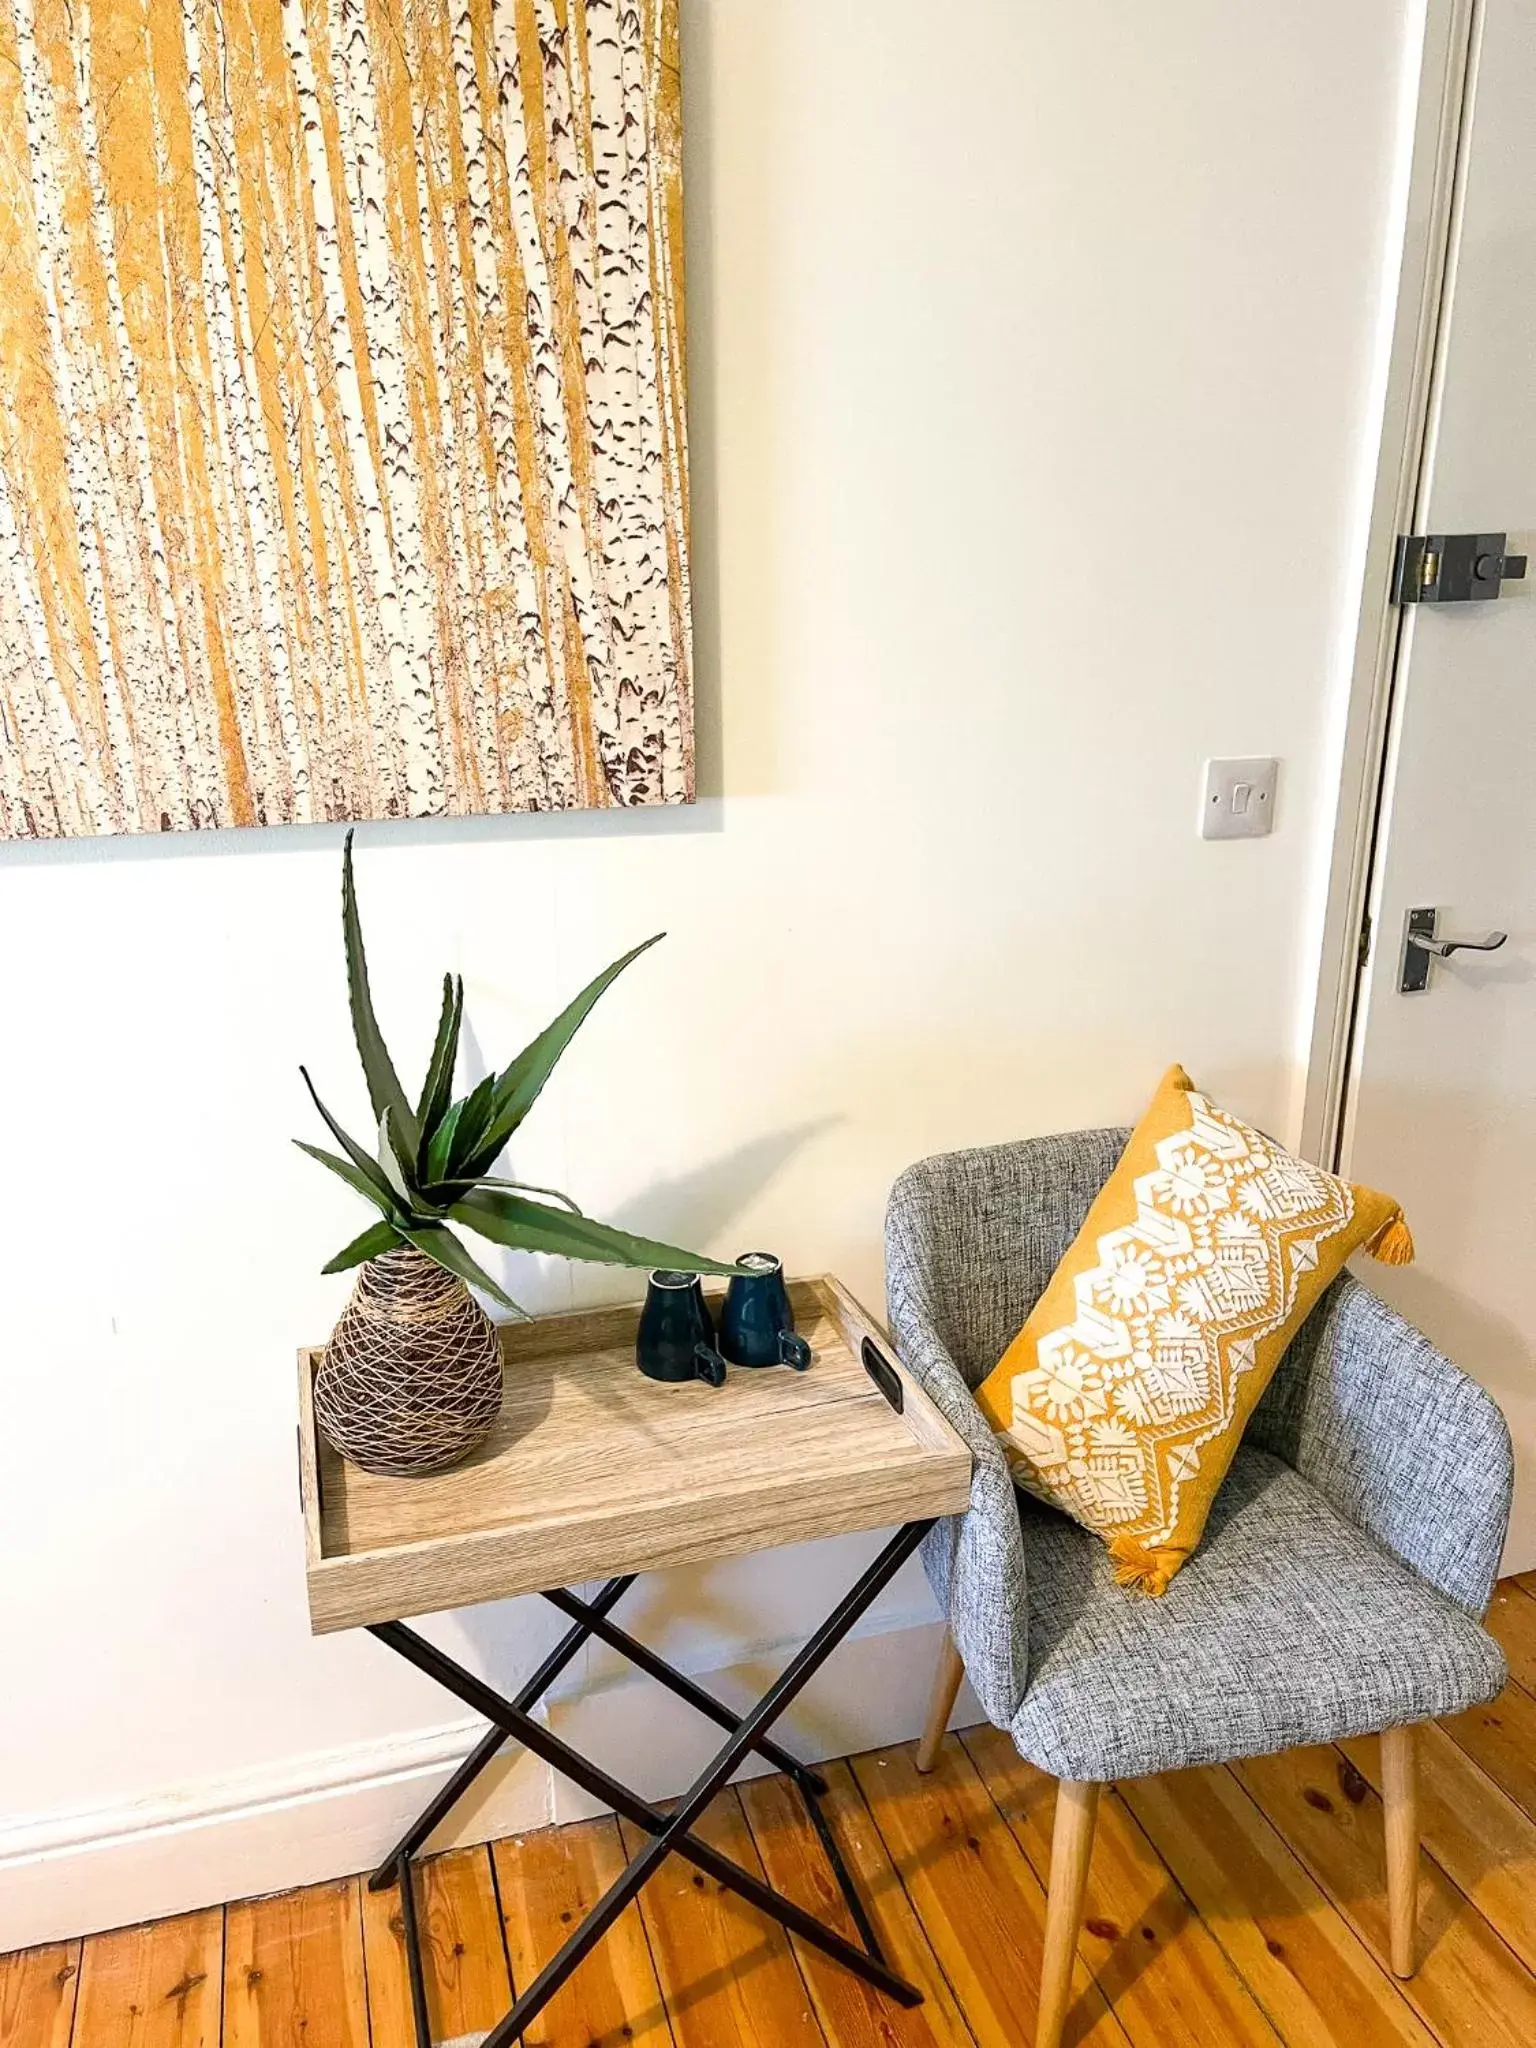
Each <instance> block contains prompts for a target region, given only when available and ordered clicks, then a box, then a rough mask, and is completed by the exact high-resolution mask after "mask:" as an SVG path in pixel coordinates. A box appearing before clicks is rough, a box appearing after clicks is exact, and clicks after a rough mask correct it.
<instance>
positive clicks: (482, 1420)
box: [315, 1245, 501, 1474]
mask: <svg viewBox="0 0 1536 2048" xmlns="http://www.w3.org/2000/svg"><path fill="white" fill-rule="evenodd" d="M500 1413H501V1346H500V1344H499V1343H498V1342H497V1339H496V1328H495V1325H494V1324H493V1323H492V1321H491V1319H490V1317H489V1316H488V1315H486V1313H485V1312H484V1310H483V1309H482V1308H481V1307H480V1305H479V1303H478V1302H477V1301H476V1300H475V1299H474V1297H473V1295H472V1294H471V1293H470V1291H469V1289H468V1288H467V1287H466V1286H465V1285H464V1283H463V1281H462V1280H458V1279H455V1277H454V1276H453V1274H452V1273H445V1272H444V1271H443V1269H442V1267H441V1266H439V1265H435V1264H434V1263H433V1261H432V1260H431V1259H429V1258H427V1257H426V1256H425V1255H424V1254H423V1253H421V1252H418V1251H416V1250H414V1249H412V1248H411V1247H410V1246H408V1245H404V1246H401V1247H399V1248H398V1249H397V1250H395V1251H391V1252H385V1253H383V1254H382V1256H381V1257H379V1258H377V1259H370V1260H369V1261H368V1263H367V1265H366V1266H364V1267H363V1269H362V1271H361V1273H359V1275H358V1278H357V1285H356V1287H355V1288H354V1289H353V1290H352V1299H351V1300H350V1301H349V1302H348V1303H347V1305H346V1307H345V1309H343V1311H342V1315H341V1320H340V1322H339V1323H338V1324H337V1325H336V1328H335V1329H334V1331H333V1332H332V1333H331V1341H330V1343H329V1344H327V1345H326V1347H325V1356H324V1358H323V1359H322V1360H321V1361H320V1370H319V1371H318V1372H317V1373H316V1375H315V1420H316V1421H317V1422H318V1423H319V1425H320V1428H321V1430H322V1431H323V1432H324V1434H325V1437H326V1440H327V1442H329V1443H330V1444H332V1445H333V1446H334V1447H335V1449H336V1450H338V1451H340V1453H341V1455H342V1456H343V1457H344V1458H348V1459H350V1460H351V1462H352V1463H353V1464H354V1465H361V1466H362V1468H363V1470H364V1471H365V1472H386V1473H394V1474H407V1473H412V1472H435V1471H438V1470H439V1469H440V1468H441V1467H443V1466H444V1465H452V1464H455V1463H456V1462H457V1461H458V1460H459V1459H460V1458H463V1457H465V1456H467V1455H468V1453H469V1452H470V1451H472V1450H473V1449H474V1447H475V1445H476V1444H477V1443H479V1442H480V1440H481V1439H482V1438H483V1437H484V1436H485V1435H486V1434H487V1433H488V1432H489V1430H490V1427H491V1424H492V1423H493V1422H494V1421H495V1420H496V1417H497V1416H498V1415H499V1414H500Z"/></svg>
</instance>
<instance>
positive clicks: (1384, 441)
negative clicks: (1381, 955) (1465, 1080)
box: [1300, 0, 1483, 1167]
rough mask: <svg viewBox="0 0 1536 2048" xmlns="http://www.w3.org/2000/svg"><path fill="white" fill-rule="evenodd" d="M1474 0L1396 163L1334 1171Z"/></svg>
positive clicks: (1342, 944)
mask: <svg viewBox="0 0 1536 2048" xmlns="http://www.w3.org/2000/svg"><path fill="white" fill-rule="evenodd" d="M1482 20H1483V0H1427V4H1426V7H1425V20H1424V41H1423V50H1422V58H1421V62H1420V66H1419V75H1418V94H1417V104H1416V108H1415V111H1414V116H1413V144H1412V149H1411V151H1410V155H1409V161H1408V166H1407V190H1406V194H1405V196H1404V202H1403V204H1404V213H1403V243H1402V251H1401V260H1400V263H1399V267H1398V277H1397V294H1396V310H1395V312H1394V314H1393V317H1392V333H1391V341H1390V345H1389V349H1388V355H1387V370H1386V387H1385V392H1384V396H1383V401H1382V423H1381V444H1380V451H1379V454H1378V457H1377V463H1376V477H1375V486H1374V490H1373V492H1372V497H1371V512H1370V523H1369V531H1368V538H1367V542H1366V551H1365V561H1364V565H1363V573H1362V580H1361V585H1360V592H1361V602H1360V616H1359V621H1358V624H1357V628H1356V633H1355V649H1354V661H1353V665H1352V668H1351V672H1350V683H1349V696H1348V706H1347V710H1346V714H1345V727H1344V741H1343V751H1342V759H1341V763H1340V769H1339V794H1338V809H1337V812H1336V815H1335V820H1334V830H1333V844H1332V849H1331V854H1330V860H1329V869H1328V885H1327V892H1326V896H1325V900H1324V910H1323V929H1322V936H1321V944H1320V947H1319V953H1318V990H1317V1003H1316V1008H1315V1010H1314V1012H1313V1018H1312V1035H1311V1043H1310V1046H1309V1048H1308V1054H1307V1070H1306V1072H1307V1078H1306V1088H1305V1092H1304V1095H1303V1100H1302V1129H1301V1147H1300V1149H1301V1151H1302V1153H1303V1155H1304V1156H1305V1157H1306V1158H1308V1159H1311V1160H1314V1161H1316V1162H1317V1163H1318V1164H1320V1165H1323V1166H1327V1167H1337V1166H1339V1165H1340V1163H1341V1161H1340V1158H1339V1153H1340V1147H1341V1143H1342V1138H1343V1130H1344V1109H1345V1099H1346V1091H1347V1088H1348V1083H1349V1060H1350V1047H1351V1042H1352V1039H1353V1035H1354V1024H1355V1012H1356V1004H1357V996H1358V990H1359V986H1360V978H1361V977H1360V968H1361V964H1362V945H1361V935H1362V932H1363V929H1364V923H1365V915H1366V908H1367V902H1368V897H1369V891H1370V883H1371V865H1372V859H1373V855H1374V852H1375V842H1376V821H1377V817H1378V814H1379V810H1380V803H1381V795H1382V776H1383V772H1384V769H1385V765H1386V758H1387V747H1388V740H1389V736H1390V731H1391V719H1392V698H1393V678H1394V675H1395V674H1396V672H1397V669H1398V666H1399V663H1400V661H1401V660H1402V658H1403V657H1404V655H1405V654H1406V651H1407V646H1408V640H1409V636H1410V635H1411V633H1412V630H1413V620H1412V614H1411V613H1409V614H1406V615H1405V614H1404V613H1403V612H1402V611H1401V610H1400V609H1399V607H1398V606H1396V605H1394V604H1393V603H1392V601H1391V582H1392V559H1393V554H1394V552H1395V550H1396V546H1397V537H1398V535H1399V534H1400V533H1412V532H1414V531H1416V530H1417V527H1418V515H1419V513H1420V510H1421V503H1422V499H1423V497H1424V494H1425V488H1426V485H1427V480H1428V463H1427V459H1426V458H1427V456H1428V455H1429V453H1430V449H1429V446H1428V442H1429V425H1430V421H1431V419H1432V418H1433V416H1434V411H1435V399H1436V395H1437V390H1438V385H1439V381H1440V377H1441V374H1442V365H1443V357H1444V350H1445V345H1446V334H1447V327H1448V322H1447V321H1446V319H1445V318H1444V314H1445V311H1446V308H1447V307H1448V305H1449V300H1450V292H1451V287H1452V285H1453V283H1454V279H1455V249H1456V241H1457V230H1458V228H1459V224H1460V215H1461V206H1462V201H1463V187H1464V176H1463V172H1464V165H1465V158H1466V148H1467V142H1468V140H1469V135H1470V122H1469V120H1468V118H1467V117H1468V114H1469V111H1470V107H1471V100H1472V94H1473V91H1474V89H1475V86H1476V76H1477V49H1478V45H1479V42H1480V39H1481V31H1482Z"/></svg>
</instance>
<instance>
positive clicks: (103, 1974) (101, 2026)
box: [70, 1906, 228, 2048]
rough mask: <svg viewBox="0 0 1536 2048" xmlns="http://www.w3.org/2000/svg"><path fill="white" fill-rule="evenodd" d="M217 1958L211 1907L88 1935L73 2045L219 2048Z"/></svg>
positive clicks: (218, 1919)
mask: <svg viewBox="0 0 1536 2048" xmlns="http://www.w3.org/2000/svg"><path fill="white" fill-rule="evenodd" d="M223 1957H224V1914H223V1912H222V1911H221V1910H220V1909H219V1908H218V1907H217V1906H215V1907H212V1908H211V1909H210V1910H209V1911H208V1912H206V1913H184V1914H182V1915H181V1916H180V1917H179V1918H178V1919H175V1920H153V1921H151V1922H150V1923H149V1925H148V1926H146V1927H123V1928H119V1929H117V1930H116V1932H114V1933H112V1934H95V1935H92V1937H91V1939H90V1940H89V1941H87V1942H86V1943H84V1945H83V1953H82V1955H81V1958H80V1988H79V1991H78V1992H77V1993H76V1996H75V2020H74V2030H73V2033H72V2035H71V2037H70V2038H71V2041H72V2042H73V2044H74V2048H218V2042H219V2038H220V2018H221V2008H222V1992H223V1981H222V1980H223ZM225 2038H226V2039H227V2038H228V2035H227V2034H226V2036H225Z"/></svg>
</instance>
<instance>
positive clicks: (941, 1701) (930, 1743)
mask: <svg viewBox="0 0 1536 2048" xmlns="http://www.w3.org/2000/svg"><path fill="white" fill-rule="evenodd" d="M964 1676H965V1666H964V1664H962V1663H961V1661H960V1652H959V1651H958V1650H957V1649H956V1648H955V1639H954V1637H953V1636H952V1635H951V1634H950V1632H949V1630H948V1629H945V1631H944V1642H943V1646H942V1648H941V1649H940V1651H939V1668H938V1670H937V1671H936V1672H935V1673H934V1675H933V1691H932V1693H931V1694H930V1695H929V1699H928V1720H927V1723H926V1725H925V1726H924V1728H923V1739H922V1741H921V1742H919V1743H918V1745H917V1759H916V1761H917V1768H918V1769H919V1770H920V1771H931V1770H932V1769H933V1767H934V1764H935V1763H936V1762H937V1760H938V1754H939V1744H940V1743H941V1742H942V1741H943V1740H944V1730H945V1729H946V1728H947V1727H948V1725H949V1715H950V1709H951V1708H952V1707H953V1706H954V1704H955V1694H956V1693H957V1692H958V1691H959V1690H960V1681H961V1679H962V1678H964Z"/></svg>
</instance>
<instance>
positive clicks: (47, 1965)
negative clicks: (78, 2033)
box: [0, 1941, 80, 2048]
mask: <svg viewBox="0 0 1536 2048" xmlns="http://www.w3.org/2000/svg"><path fill="white" fill-rule="evenodd" d="M79 1985H80V1944H79V1942H78V1941H55V1942H50V1943H49V1944H48V1946H47V1947H46V1948H30V1949H23V1950H22V1951H21V1952H20V1953H19V1954H17V1955H9V1956H0V2042H4V2043H5V2048H69V2037H70V2032H71V2029H72V2028H73V2026H74V2024H75V1994H76V1992H77V1990H78V1989H79Z"/></svg>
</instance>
